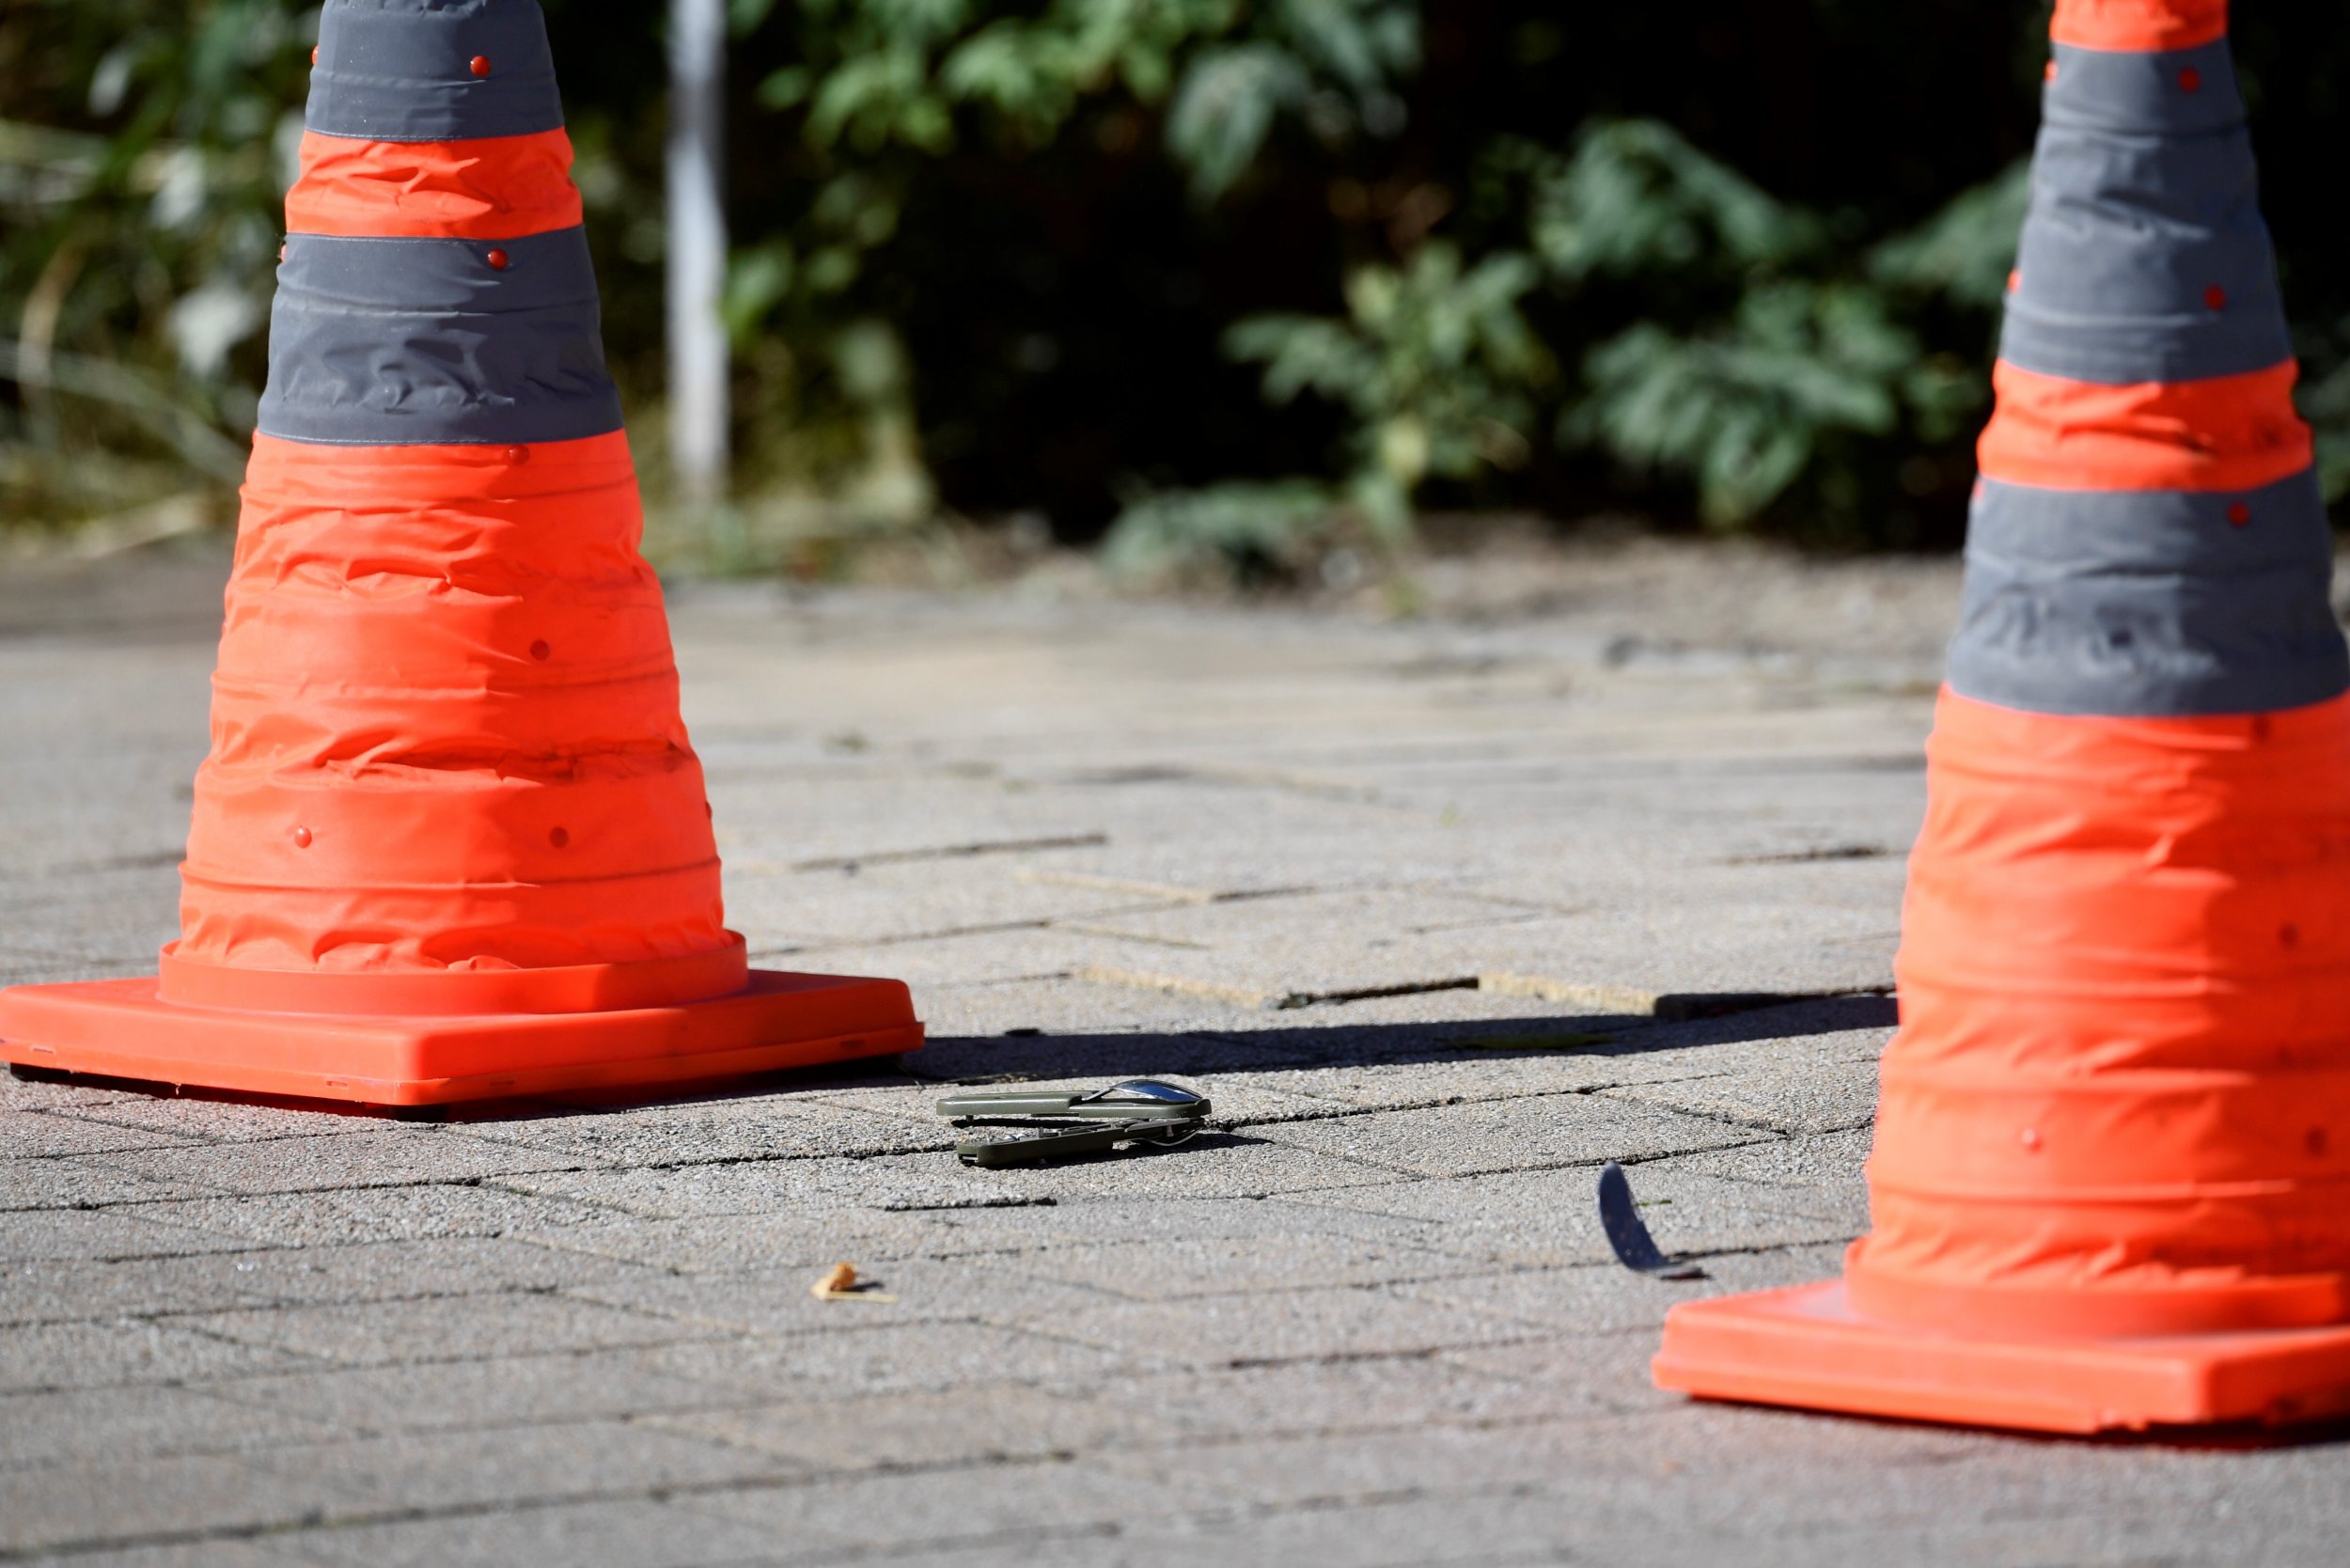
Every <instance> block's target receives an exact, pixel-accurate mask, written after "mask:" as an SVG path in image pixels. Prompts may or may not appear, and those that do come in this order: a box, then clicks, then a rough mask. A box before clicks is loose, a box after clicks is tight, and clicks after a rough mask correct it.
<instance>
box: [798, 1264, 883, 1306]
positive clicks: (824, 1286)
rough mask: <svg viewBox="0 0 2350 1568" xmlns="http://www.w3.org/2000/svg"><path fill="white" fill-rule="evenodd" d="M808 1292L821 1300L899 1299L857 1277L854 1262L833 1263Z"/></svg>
mask: <svg viewBox="0 0 2350 1568" xmlns="http://www.w3.org/2000/svg"><path fill="white" fill-rule="evenodd" d="M808 1294H810V1295H812V1296H814V1297H815V1298H816V1299H817V1300H819V1301H895V1300H897V1299H898V1298H897V1297H896V1296H894V1295H885V1294H882V1293H881V1292H879V1291H877V1290H874V1289H873V1288H872V1286H871V1284H870V1282H866V1281H862V1280H860V1279H859V1278H857V1272H856V1265H855V1264H854V1263H835V1264H833V1265H832V1267H831V1268H829V1269H827V1270H826V1271H825V1272H824V1277H823V1278H822V1279H819V1280H817V1281H816V1283H815V1284H813V1285H811V1286H809V1287H808Z"/></svg>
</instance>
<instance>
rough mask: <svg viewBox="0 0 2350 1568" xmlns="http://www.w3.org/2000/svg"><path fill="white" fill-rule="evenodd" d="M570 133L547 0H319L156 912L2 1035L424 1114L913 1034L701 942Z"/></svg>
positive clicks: (705, 918) (698, 786)
mask: <svg viewBox="0 0 2350 1568" xmlns="http://www.w3.org/2000/svg"><path fill="white" fill-rule="evenodd" d="M571 159H572V149H571V143H570V141H569V140H568V138H567V137H566V135H565V133H564V130H563V114H562V105H561V102H560V100H559V98H558V96H557V94H556V82H555V71H554V66H553V62H552V60H551V58H550V55H549V53H548V47H547V39H546V30H545V25H544V23H543V22H542V20H541V19H540V12H539V8H538V5H537V4H536V0H328V4H327V5H326V7H325V9H324V11H323V13H322V15H321V22H320V29H319V49H318V54H317V55H316V64H315V68H314V71H313V75H312V80H311V88H310V100H309V105H308V114H307V126H306V132H305V135H304V137H303V141H302V149H301V171H300V175H299V177H298V179H297V180H296V181H295V183H294V186H293V189H292V190H291V191H290V193H289V194H288V196H287V200H286V212H287V228H288V230H289V233H288V236H287V240H286V248H285V253H284V259H283V261H282V263H281V265H280V268H279V273H278V290H277V299H276V303H275V306H274V309H273V311H272V314H271V324H270V375H269V385H268V388H267V390H266V392H265V393H264V394H263V396H262V400H261V406H260V416H259V430H258V433H257V434H256V436H255V438H254V443H253V457H252V463H251V466H250V468H249V469H248V472H247V475H246V480H245V486H244V491H243V502H244V505H243V516H242V519H241V521H240V524H239V527H238V536H237V554H236V564H235V567H234V571H233V574H232V576H231V578H230V582H229V587H228V595H227V619H226V622H225V626H224V630H223V633H222V636H221V645H220V660H219V665H218V668H217V670H216V672H215V674H214V676H213V682H212V714H211V732H212V748H211V756H210V757H209V758H208V759H207V760H205V762H204V765H203V767H202V768H201V769H200V770H199V771H198V773H197V775H196V807H195V813H194V821H193V823H192V825H191V829H190V832H189V836H188V853H187V859H186V861H185V863H184V865H183V866H182V868H181V886H182V897H181V902H180V940H179V941H177V942H175V943H173V944H172V945H171V946H169V947H167V948H166V949H164V953H163V959H162V964H161V972H160V975H159V976H158V977H157V978H156V979H152V980H101V981H90V982H85V983H81V984H75V985H60V986H25V987H18V988H15V989H13V990H10V991H8V992H5V993H0V1057H5V1058H6V1059H8V1060H9V1061H10V1062H12V1063H14V1064H17V1065H18V1066H20V1067H26V1068H32V1069H36V1070H42V1069H45V1070H48V1071H52V1072H67V1073H86V1074H104V1075H108V1076H114V1077H122V1078H134V1079H146V1080H158V1081H162V1082H167V1083H174V1084H198V1085H204V1086H208V1087H212V1088H218V1089H227V1090H244V1091H251V1092H260V1093H272V1094H287V1095H299V1096H309V1097H321V1098H328V1099H338V1100H354V1101H363V1102H370V1103H377V1104H386V1105H429V1104H439V1103H446V1102H449V1101H456V1100H467V1099H479V1098H487V1097H497V1096H509V1095H517V1094H537V1093H547V1092H555V1091H562V1090H581V1089H603V1088H615V1087H624V1086H636V1085H649V1084H659V1083H670V1082H682V1081H688V1080H694V1079H703V1078H713V1077H720V1076H731V1075H736V1074H744V1073H752V1072H766V1071H772V1070H775V1069H777V1068H783V1067H791V1066H797V1065H804V1064H808V1063H812V1062H822V1061H829V1060H835V1059H839V1058H848V1057H856V1056H870V1055H885V1054H892V1053H896V1052H901V1051H905V1050H910V1049H913V1048H915V1047H916V1046H917V1045H919V1043H921V1027H920V1025H919V1024H917V1022H916V1021H915V1019H914V1013H913V1007H912V1001H911V998H910V997H909V996H908V994H907V991H906V988H905V987H904V986H903V985H902V984H901V983H899V982H897V981H895V980H848V979H842V978H837V977H823V976H805V975H798V976H794V975H776V974H765V973H760V972H755V971H753V970H751V969H750V967H749V964H748V962H747V960H746V957H745V953H744V943H743V939H742V938H741V937H740V936H738V935H736V934H734V933H732V932H729V931H728V930H727V929H726V925H725V921H724V918H723V912H722V909H721V904H720V898H719V864H718V855H717V850H716V846H715V842H714V839H713V833H712V828H711V822H710V808H709V805H708V803H707V801H706V800H705V798H704V794H703V784H702V773H701V764H700V762H699V760H697V758H696V757H695V755H694V752H693V749H692V746H691V745H690V744H689V742H688V740H687V738H686V733H685V727H684V724H683V722H682V719H681V718H680V716H679V712H678V689H677V670H676V667H675V665H674V663H673V662H672V659H671V653H670V645H669V630H668V622H667V619H666V614H665V612H664V609H663V606H662V600H661V589H660V585H659V583H658V582H657V581H656V580H655V578H654V576H653V574H652V572H651V570H650V568H649V567H648V566H647V565H646V564H645V562H644V560H643V558H642V557H641V556H640V555H639V554H638V536H639V533H640V530H641V525H642V515H641V510H640V507H639V503H638V499H637V491H636V478H635V467H634V464H633V463H632V461H631V459H630V455H629V449H628V440H627V437H626V436H625V435H624V434H623V433H622V431H621V428H620V407H619V396H618V394H617V393H616V392H615V390H614V388H613V385H612V383H611V380H610V378H609V377H608V376H607V375H606V374H605V372H604V363H603V344H602V340H601V326H600V322H599V306H598V303H597V295H596V283H595V275H594V272H593V269H592V267H591V266H590V263H589V260H588V253H587V236H586V232H585V230H584V228H583V227H582V217H581V209H580V198H579V193H578V191H577V189H576V188H575V187H574V186H573V185H572V180H571V175H570V170H571Z"/></svg>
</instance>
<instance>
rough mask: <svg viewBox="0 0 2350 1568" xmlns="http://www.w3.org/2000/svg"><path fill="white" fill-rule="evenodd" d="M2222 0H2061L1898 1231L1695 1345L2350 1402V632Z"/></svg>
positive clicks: (1740, 1372) (1850, 1389) (1939, 815)
mask: <svg viewBox="0 0 2350 1568" xmlns="http://www.w3.org/2000/svg"><path fill="white" fill-rule="evenodd" d="M2226 24H2227V16H2226V8H2225V6H2224V5H2223V4H2221V3H2219V0H2197V3H2192V4H2190V3H2187V0H2103V3H2089V0H2060V4H2059V5H2058V7H2057V10H2056V16H2055V21H2054V24H2053V28H2052V32H2053V37H2054V41H2055V60H2054V62H2053V63H2054V70H2053V71H2052V72H2051V74H2050V77H2049V84H2048V87H2047V92H2046V111H2045V125H2044V129H2043V131H2042V135H2041V141H2040V145H2039V149H2038V152H2037V154H2036V157H2035V166H2034V189H2033V204H2032V211H2031V216H2030V217H2029V219H2028V221H2027V224H2026V228H2025V234H2024V242H2023V246H2022V254H2021V256H2020V258H2019V261H2018V267H2017V278H2016V283H2015V286H2014V288H2013V290H2011V294H2010V302H2009V309H2008V318H2007V322H2006V327H2005V330H2004V332H2003V335H2002V338H2001V344H2000V364H1999V367H1998V372H1997V374H1996V376H1995V385H1996V390H1997V392H1998V409H1997V412H1996V413H1995V414H1994V416H1993V418H1992V421H1991V424H1990V427H1989V429H1988V430H1986V431H1985V432H1984V435H1983V439H1982V450H1981V461H1982V485H1981V486H1980V488H1979V491H1978V494H1977V497H1976V503H1975V511H1974V517H1973V522H1972V525H1971V527H1970V530H1969V537H1968V544H1967V557H1968V564H1967V592H1966V608H1965V611H1964V614H1963V618H1962V623H1961V626H1960V630H1959V632H1958V635H1957V636H1956V638H1955V639H1954V641H1953V643H1952V646H1951V673H1950V681H1949V684H1948V686H1947V687H1946V688H1945V690H1944V692H1943V694H1942V698H1941V702H1940V706H1939V711H1938V713H1937V716H1936V723H1935V734H1934V737H1933V739H1932V740H1931V741H1930V742H1929V744H1928V748H1927V762H1928V768H1927V792H1928V806H1927V815H1926V822H1925V825H1924V828H1923V831H1922V832H1921V833H1920V835H1919V841H1918V845H1917V848H1916V850H1915V851H1914V853H1913V855H1912V856H1911V860H1910V879H1909V890H1908V896H1907V900H1906V903H1905V907H1904V922H1903V923H1904V931H1903V942H1902V950H1901V954H1900V957H1899V959H1898V960H1897V962H1896V965H1895V967H1896V977H1897V979H1898V980H1899V982H1900V994H1901V1012H1902V1024H1901V1029H1900V1031H1899V1033H1898V1034H1897V1036H1896V1037H1895V1039H1894V1041H1893V1043H1892V1044H1891V1045H1890V1046H1888V1049H1887V1051H1886V1055H1885V1058H1884V1064H1883V1069H1882V1074H1881V1094H1880V1101H1879V1106H1878V1112H1877V1126H1876V1140H1875V1150H1874V1152H1873V1153H1872V1156H1871V1158H1870V1163H1869V1184H1870V1205H1871V1211H1872V1231H1871V1233H1870V1234H1869V1235H1868V1236H1866V1237H1864V1238H1863V1239H1862V1240H1860V1241H1858V1242H1857V1243H1855V1244H1854V1246H1853V1247H1852V1248H1851V1251H1850V1253H1849V1254H1848V1256H1847V1260H1846V1269H1845V1275H1844V1278H1842V1279H1841V1280H1838V1281H1832V1282H1829V1283H1826V1284H1822V1285H1812V1286H1803V1287H1798V1288H1796V1289H1794V1290H1785V1291H1774V1292H1764V1293H1761V1294H1754V1295H1747V1296H1732V1297H1727V1298H1722V1299H1718V1300H1714V1301H1706V1302H1694V1303H1687V1304H1684V1305H1683V1306H1680V1307H1677V1308H1675V1309H1673V1311H1672V1312H1671V1313H1670V1314H1669V1318H1668V1321H1667V1326H1666V1331H1665V1338H1664V1343H1663V1345H1662V1347H1661V1349H1660V1351H1659V1353H1658V1356H1657V1358H1656V1362H1655V1374H1656V1378H1657V1381H1658V1382H1659V1383H1660V1384H1661V1385H1663V1386H1665V1387H1667V1388H1679V1389H1683V1390H1685V1391H1687V1392H1691V1393H1695V1394H1700V1395H1705V1396H1711V1397H1716V1398H1724V1399H1739V1400H1751V1401H1760V1402H1766V1403H1786V1404H1794V1405H1803V1406H1810V1407H1815V1408H1822V1409H1830V1410H1845V1411H1854V1412H1859V1413H1865V1414H1871V1415H1883V1416H1907V1417H1914V1418H1919V1419H1936V1420H1949V1421H1963V1422H1969V1423H1981V1424H1988V1425H2002V1426H2017V1427H2027V1428H2038V1429H2045V1430H2054V1431H2077V1432H2088V1431H2096V1430H2101V1429H2107V1428H2148V1427H2156V1426H2164V1425H2203V1424H2211V1423H2217V1422H2228V1421H2260V1422H2269V1423H2281V1422H2287V1421H2295V1420H2303V1419H2315V1418H2321V1417H2326V1416H2331V1415H2337V1414H2340V1413H2342V1412H2344V1411H2350V1201H2345V1200H2350V917H2346V916H2350V789H2345V785H2346V784H2350V696H2345V695H2344V694H2345V691H2350V656H2346V655H2345V651H2344V648H2343V644H2342V635H2341V633H2340V631H2339V629H2338V628H2337V626H2336V625H2335V622H2334V619H2333V616H2332V613H2331V610H2330V607H2329V604H2328V592H2327V590H2328V586H2329V580H2330V573H2331V567H2332V541H2331V536H2330V530H2329V529H2328V527H2327V526H2326V518H2325V514H2324V510H2323V507H2322V504H2321V502H2320V499H2319V496H2318V492H2317V487H2316V483H2315V478H2314V475H2313V473H2312V471H2311V446H2310V439H2309V432H2308V431H2307V428H2306V427H2305V426H2304V425H2303V424H2302V423H2301V421H2300V420H2299V418H2298V417H2297V416H2295V413H2294V410H2293V406H2292V401H2291V391H2292V386H2293V382H2294V364H2293V358H2292V350H2291V347H2290V344H2289V342H2288V341H2287V339H2286V336H2285V331H2284V322H2283V317H2282V313H2281V309H2280V308H2279V304H2278V300H2277V294H2276V283H2275V273H2274V263H2273V260H2272V259H2271V257H2270V254H2269V249H2268V244H2267V238H2266V233H2265V230H2264V227H2262V225H2261V222H2260V218H2259V213H2258V210H2257V205H2256V201H2255V196H2254V191H2253V179H2252V167H2251V158H2250V152H2249V148H2248V144H2247V143H2246V141H2245V137H2244V130H2243V125H2242V109H2241V104H2240V102H2239V101H2238V100H2237V98H2236V96H2235V87H2234V80H2233V67H2232V65H2231V63H2230V61H2229V57H2228V55H2227V41H2226Z"/></svg>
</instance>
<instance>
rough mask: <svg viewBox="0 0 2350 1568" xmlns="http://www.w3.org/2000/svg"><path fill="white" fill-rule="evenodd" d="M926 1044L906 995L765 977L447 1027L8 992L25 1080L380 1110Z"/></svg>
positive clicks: (10, 1044) (3, 1029) (760, 1068)
mask: <svg viewBox="0 0 2350 1568" xmlns="http://www.w3.org/2000/svg"><path fill="white" fill-rule="evenodd" d="M921 1043H922V1026H921V1024H920V1023H919V1022H917V1020H916V1018H915V1016H914V998H913V997H912V996H911V995H910V994H909V993H908V992H907V990H906V987H905V983H904V982H903V981H902V980H854V979H850V978H847V977H845V976H839V975H789V974H778V973H775V972H773V971H769V970H760V969H754V970H753V971H751V976H750V983H749V984H748V985H746V986H745V987H744V989H742V990H741V991H738V992H735V993H733V994H732V995H730V996H714V997H712V998H711V999H709V1000H708V1001H700V1002H688V1003H684V1004H682V1005H680V1006H674V1007H652V1008H630V1009H621V1010H615V1011H604V1012H546V1013H501V1014H495V1015H491V1016H471V1017H446V1018H443V1017H342V1016H329V1015H327V1014H323V1013H291V1012H257V1011H240V1010H230V1009H226V1008H207V1007H189V1006H185V1005H182V1004H180V1003H176V1002H166V1001H164V1000H163V999H162V998H161V997H160V996H157V995H156V981H155V980H152V979H147V980H86V981H83V982H81V983H79V984H73V985H20V986H15V987H12V988H10V989H8V990H7V991H0V1060H6V1061H8V1062H12V1063H14V1064H16V1065H18V1066H20V1067H27V1068H32V1069H35V1070H37V1071H39V1072H41V1073H80V1074H91V1075H94V1076H103V1077H109V1078H133V1079H140V1080H144V1081H147V1082H152V1083H164V1084H176V1085H179V1086H181V1087H190V1086H197V1087H202V1088H205V1089H218V1090H231V1091H234V1092H240V1093H247V1094H274V1095H295V1096H300V1097H303V1098H307V1099H319V1100H349V1101H357V1102H359V1103H361V1104H364V1105H450V1104H453V1103H455V1102H458V1101H462V1100H500V1099H510V1098H513V1097H516V1096H520V1095H537V1094H558V1093H565V1092H572V1091H577V1090H616V1089H633V1088H646V1087H653V1086H658V1085H662V1084H686V1083H695V1082H700V1081H704V1080H708V1079H713V1078H730V1077H740V1076H744V1075H745V1074H754V1073H772V1072H776V1071H778V1070H780V1069H783V1068H790V1067H813V1066H818V1065H821V1064H823V1063H826V1062H836V1061H848V1060H853V1059H854V1058H858V1057H881V1056H893V1055H896V1054H897V1053H899V1052H901V1051H912V1050H915V1049H917V1048H918V1047H919V1046H920V1045H921Z"/></svg>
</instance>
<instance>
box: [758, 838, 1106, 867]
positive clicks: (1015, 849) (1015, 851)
mask: <svg viewBox="0 0 2350 1568" xmlns="http://www.w3.org/2000/svg"><path fill="white" fill-rule="evenodd" d="M1109 841H1110V836H1109V835H1108V834H1106V833H1061V834H1055V835H1052V836H1050V837H1047V838H1041V839H973V840H970V841H968V842H965V843H960V844H937V845H932V846H929V847H927V848H921V849H901V850H876V851H874V852H872V853H870V854H868V855H825V856H823V857H821V858H818V859H814V860H794V861H791V862H790V864H789V866H788V867H787V868H786V869H787V870H794V871H855V870H858V869H859V868H860V867H864V866H903V865H910V864H913V863H915V862H917V861H923V860H968V859H972V858H974V857H976V856H979V855H1033V854H1037V853H1039V852H1041V851H1044V850H1069V849H1101V848H1103V847H1104V846H1105V845H1106V844H1108V843H1109Z"/></svg>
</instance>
